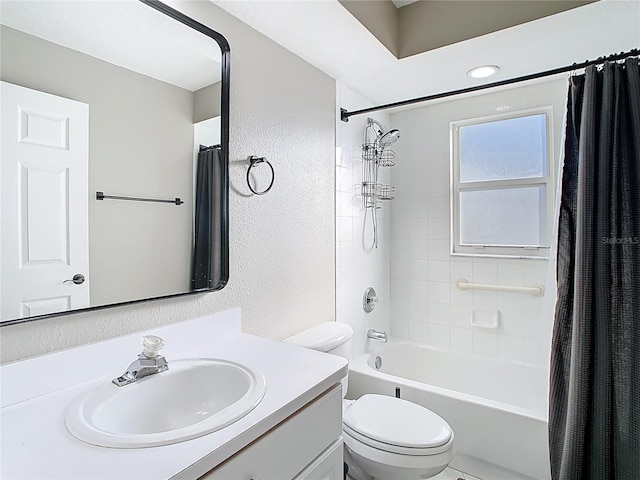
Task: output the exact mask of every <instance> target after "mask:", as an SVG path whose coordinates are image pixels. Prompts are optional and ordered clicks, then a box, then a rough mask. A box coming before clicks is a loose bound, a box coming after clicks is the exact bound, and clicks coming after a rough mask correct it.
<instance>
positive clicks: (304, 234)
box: [0, 2, 336, 362]
mask: <svg viewBox="0 0 640 480" xmlns="http://www.w3.org/2000/svg"><path fill="white" fill-rule="evenodd" d="M170 4H171V5H174V6H177V8H179V9H181V10H182V11H184V12H185V13H187V14H188V15H190V16H192V17H193V18H195V19H197V20H198V21H200V22H201V23H204V24H205V25H208V26H209V27H211V28H213V29H215V30H217V31H219V32H221V33H222V34H223V35H225V36H226V38H227V39H228V40H229V43H230V45H231V132H230V137H231V138H230V184H231V192H230V217H231V225H230V226H231V232H230V234H231V248H230V251H231V259H230V263H231V272H230V280H229V284H228V285H227V286H226V287H225V288H224V290H222V291H220V292H214V293H209V294H198V295H193V296H188V297H182V298H177V299H170V300H163V301H155V302H150V303H143V304H140V305H133V306H128V307H120V308H113V309H109V310H104V311H98V312H94V313H87V314H74V315H67V316H63V317H58V318H55V319H50V320H40V321H36V322H31V323H26V324H21V325H15V326H10V327H3V328H2V329H0V335H1V337H0V347H1V351H2V357H1V360H2V362H7V361H11V360H16V359H20V358H24V357H28V356H33V355H38V354H43V353H46V352H50V351H54V350H60V349H63V348H67V347H70V346H75V345H80V344H85V343H90V342H94V341H99V340H102V339H105V338H110V337H114V336H118V335H123V334H126V333H130V332H134V331H139V330H143V329H146V328H151V327H156V326H159V325H165V324H168V323H172V322H177V321H180V320H184V319H189V318H195V317H197V316H200V315H204V314H206V313H211V312H217V311H221V310H225V309H227V308H230V307H241V308H242V328H243V330H244V331H245V332H249V333H254V334H259V335H263V336H267V337H272V338H284V337H285V336H288V335H292V334H294V333H297V332H298V331H301V330H303V329H304V328H308V327H311V326H313V325H315V324H317V323H320V322H323V321H331V320H334V319H335V228H334V227H335V221H334V196H335V182H334V169H335V159H334V155H335V146H334V145H335V142H334V139H335V105H336V100H335V81H334V80H332V79H331V78H329V77H328V76H327V75H325V74H324V73H322V72H320V71H319V70H317V69H316V68H315V67H312V66H311V65H309V64H308V63H306V62H304V61H303V60H301V59H300V58H298V57H296V56H295V55H293V54H292V53H290V52H288V51H287V50H285V49H284V48H282V47H281V46H279V45H277V44H276V43H275V42H273V41H271V40H269V39H267V38H266V37H264V36H263V35H261V34H260V33H258V32H256V31H255V30H253V29H251V28H249V27H248V26H247V25H246V24H244V23H242V22H240V21H238V20H237V19H235V18H234V17H232V16H230V15H229V14H227V13H226V12H224V11H223V10H221V9H220V8H218V7H216V6H215V5H213V4H212V3H210V2H180V3H176V2H170ZM188 155H189V158H190V157H191V150H189V152H188ZM249 155H259V156H266V157H267V158H268V159H269V160H270V161H271V162H272V163H273V165H274V168H275V171H276V182H275V184H274V187H273V189H272V190H271V192H269V193H268V194H267V195H264V196H261V197H256V196H253V195H250V191H249V189H248V188H247V186H246V179H245V178H246V169H247V163H248V162H247V161H246V159H247V157H248V156H249Z"/></svg>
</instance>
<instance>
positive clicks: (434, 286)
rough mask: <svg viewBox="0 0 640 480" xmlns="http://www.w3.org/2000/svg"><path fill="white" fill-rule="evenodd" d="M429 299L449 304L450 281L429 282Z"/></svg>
mask: <svg viewBox="0 0 640 480" xmlns="http://www.w3.org/2000/svg"><path fill="white" fill-rule="evenodd" d="M429 301H430V302H435V303H445V304H447V305H449V283H444V282H429Z"/></svg>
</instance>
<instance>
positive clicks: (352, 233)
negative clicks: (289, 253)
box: [336, 85, 402, 355]
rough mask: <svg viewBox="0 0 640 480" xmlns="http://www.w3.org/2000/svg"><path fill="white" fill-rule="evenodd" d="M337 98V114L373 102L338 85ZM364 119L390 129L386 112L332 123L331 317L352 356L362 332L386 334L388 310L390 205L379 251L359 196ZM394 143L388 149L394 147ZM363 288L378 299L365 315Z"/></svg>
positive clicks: (383, 177) (361, 346)
mask: <svg viewBox="0 0 640 480" xmlns="http://www.w3.org/2000/svg"><path fill="white" fill-rule="evenodd" d="M338 99H339V102H338V103H339V105H338V111H340V107H342V108H346V109H347V110H351V111H353V110H357V109H359V108H365V107H369V106H371V105H372V104H373V102H371V101H369V100H366V99H365V98H362V97H361V96H360V95H358V94H357V93H355V92H353V90H351V89H349V88H348V87H345V86H344V85H339V89H338ZM369 116H370V117H372V118H374V119H375V120H377V121H379V122H380V123H382V125H384V126H385V127H387V128H389V115H388V114H387V113H386V112H376V113H373V114H371V115H358V116H354V117H351V118H350V119H349V121H348V122H346V123H345V122H342V121H340V120H338V123H337V124H336V144H337V145H338V147H339V151H340V155H339V156H336V319H337V321H339V322H344V323H348V324H349V325H351V326H352V327H353V330H354V354H355V355H358V354H360V353H362V352H363V351H364V350H365V349H366V347H367V342H369V340H367V339H366V331H367V329H369V328H375V329H378V330H384V331H387V332H388V331H389V318H390V310H391V307H390V305H391V303H390V300H391V298H390V293H389V288H390V286H389V258H390V252H391V238H390V236H389V228H388V227H389V217H390V208H391V206H390V204H389V202H383V207H382V208H381V209H380V210H378V236H379V239H378V248H375V247H373V227H372V220H371V209H367V210H365V209H364V208H363V207H362V197H361V195H360V185H361V183H362V142H363V135H364V129H365V128H366V126H367V117H369ZM401 141H402V139H400V142H401ZM396 145H397V143H396V144H394V145H393V147H391V148H392V149H395V146H396ZM399 161H401V160H399ZM390 170H392V168H380V170H379V177H378V181H379V183H386V184H388V183H389V178H390V176H391V172H390ZM367 287H373V288H374V289H375V290H376V293H377V295H378V305H377V306H376V308H375V309H374V310H373V311H372V312H370V313H365V311H364V310H363V308H362V296H363V294H364V291H365V289H366V288H367Z"/></svg>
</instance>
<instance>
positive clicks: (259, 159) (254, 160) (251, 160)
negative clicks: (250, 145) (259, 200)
mask: <svg viewBox="0 0 640 480" xmlns="http://www.w3.org/2000/svg"><path fill="white" fill-rule="evenodd" d="M248 160H249V168H248V169H247V185H248V186H249V190H251V191H252V192H253V193H255V194H256V195H264V194H265V193H267V192H268V191H269V190H271V187H273V182H274V180H275V179H276V172H275V171H274V170H273V165H271V162H269V160H267V159H266V158H265V157H256V156H255V155H251V156H250V157H249V158H248ZM258 163H266V164H267V165H269V168H270V169H271V183H270V184H269V186H268V187H267V188H266V189H264V190H263V191H261V192H258V191H256V190H255V189H254V188H253V187H252V186H251V180H250V179H249V174H250V173H251V169H252V168H253V167H254V166H255V165H256V164H258Z"/></svg>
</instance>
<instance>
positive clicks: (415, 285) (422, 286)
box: [409, 280, 429, 300]
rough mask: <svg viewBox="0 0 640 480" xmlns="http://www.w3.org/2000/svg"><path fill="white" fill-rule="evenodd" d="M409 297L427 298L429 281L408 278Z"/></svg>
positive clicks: (413, 298)
mask: <svg viewBox="0 0 640 480" xmlns="http://www.w3.org/2000/svg"><path fill="white" fill-rule="evenodd" d="M409 298H411V299H412V300H427V299H428V298H429V282H427V281H422V280H409Z"/></svg>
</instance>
